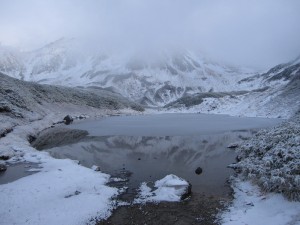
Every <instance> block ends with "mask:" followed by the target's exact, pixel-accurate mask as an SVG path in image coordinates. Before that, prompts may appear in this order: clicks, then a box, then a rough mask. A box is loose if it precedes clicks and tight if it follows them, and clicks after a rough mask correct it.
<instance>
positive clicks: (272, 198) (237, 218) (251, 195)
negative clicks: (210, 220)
mask: <svg viewBox="0 0 300 225" xmlns="http://www.w3.org/2000/svg"><path fill="white" fill-rule="evenodd" d="M233 189H234V193H235V194H234V198H235V199H234V201H233V204H232V206H230V207H229V208H228V211H227V212H225V213H223V215H222V216H221V217H222V224H223V225H243V224H245V225H246V224H248V225H266V224H272V225H288V224H293V225H299V224H300V202H290V201H288V200H286V199H285V198H284V197H283V196H282V195H280V194H274V193H270V194H263V193H261V192H260V190H259V188H258V186H254V185H252V184H251V183H250V182H249V181H241V180H236V181H235V183H234V185H233Z"/></svg>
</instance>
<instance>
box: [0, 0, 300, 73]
mask: <svg viewBox="0 0 300 225" xmlns="http://www.w3.org/2000/svg"><path fill="white" fill-rule="evenodd" d="M299 9H300V2H299V1H297V0H288V1H286V0H263V1H261V0H252V1H246V0H229V1H220V0H215V1H209V0H201V1H198V0H197V1H196V0H188V1H183V0H173V1H171V0H164V1H159V0H153V1H146V0H125V1H119V0H115V1H110V0H101V1H96V0H87V1H79V0H63V1H61V0H51V1H39V0H27V1H20V0H0V27H1V29H0V42H1V43H2V45H10V46H15V47H18V48H21V49H23V50H33V49H37V48H40V47H42V46H44V45H45V44H47V43H50V42H52V41H55V40H57V39H59V38H61V37H67V38H77V39H80V40H81V41H82V42H83V46H84V49H97V50H99V51H103V52H104V51H105V52H106V53H108V54H110V53H111V52H112V53H114V54H125V53H126V54H127V53H128V52H136V53H138V54H139V55H144V56H147V57H148V56H149V55H152V56H154V57H155V56H156V55H157V54H158V52H160V51H161V50H168V51H177V50H178V49H185V50H186V49H188V50H192V51H193V52H197V53H199V52H201V54H203V55H205V56H208V57H211V58H213V59H216V60H217V61H225V62H226V63H230V64H235V65H242V66H249V67H254V68H258V69H263V70H266V69H269V68H270V67H272V66H274V65H276V64H279V63H282V62H287V61H291V60H292V59H294V58H296V56H297V55H299V52H300V42H299V40H300V23H299V21H300V14H299Z"/></svg>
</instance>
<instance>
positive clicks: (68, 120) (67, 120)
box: [63, 115, 73, 125]
mask: <svg viewBox="0 0 300 225" xmlns="http://www.w3.org/2000/svg"><path fill="white" fill-rule="evenodd" d="M63 120H64V123H65V124H66V125H69V124H71V123H72V122H73V118H72V116H70V115H67V116H65V118H64V119H63Z"/></svg>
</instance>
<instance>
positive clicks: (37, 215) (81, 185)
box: [0, 107, 135, 224]
mask: <svg viewBox="0 0 300 225" xmlns="http://www.w3.org/2000/svg"><path fill="white" fill-rule="evenodd" d="M76 108H77V107H76ZM72 111H73V113H74V110H72ZM83 111H86V108H85V107H81V108H80V107H78V108H77V112H78V113H76V114H79V115H80V114H81V113H82V112H83ZM116 112H117V113H123V114H128V113H132V114H134V113H135V112H134V111H132V110H126V109H124V110H119V111H115V112H114V111H110V110H106V111H104V110H97V109H94V110H93V111H92V113H91V112H90V114H89V115H88V114H87V115H88V116H95V115H96V116H97V117H98V116H104V115H107V114H113V113H116ZM66 113H70V111H64V112H61V113H60V114H57V113H51V114H49V115H48V116H46V117H45V118H44V119H42V120H37V121H33V122H30V123H29V124H25V125H19V126H16V127H15V128H14V130H13V131H12V132H11V133H9V134H7V135H6V136H5V137H3V138H1V139H0V146H1V152H0V155H1V156H8V157H10V159H9V160H7V161H5V162H9V163H20V162H25V161H26V162H30V163H36V164H38V165H39V167H41V169H40V171H39V172H38V173H35V174H32V175H29V176H26V177H23V178H21V179H18V180H16V181H14V182H11V183H8V184H4V185H0V199H1V204H0V218H1V222H0V223H1V224H84V223H88V222H89V223H91V224H93V222H96V220H100V219H105V218H107V217H108V216H110V214H111V211H112V209H113V208H114V202H113V201H112V200H111V198H112V197H113V196H116V195H117V194H118V190H117V189H116V188H112V187H108V186H106V185H105V184H106V183H107V182H108V181H109V178H110V176H109V175H107V174H104V173H101V172H96V171H93V170H92V169H88V168H85V167H83V166H81V165H78V162H75V161H72V160H69V159H65V160H61V159H54V158H52V157H51V156H50V155H49V154H48V153H46V152H41V151H37V150H36V149H34V148H33V147H31V146H30V143H29V142H28V140H27V136H28V135H36V134H37V132H39V131H41V130H43V129H45V128H47V127H50V126H51V125H52V124H53V123H56V122H58V118H63V117H62V115H66ZM60 115H61V116H60ZM71 115H72V114H71ZM73 115H74V114H73ZM79 209H80V210H79ZM16 215H18V216H16Z"/></svg>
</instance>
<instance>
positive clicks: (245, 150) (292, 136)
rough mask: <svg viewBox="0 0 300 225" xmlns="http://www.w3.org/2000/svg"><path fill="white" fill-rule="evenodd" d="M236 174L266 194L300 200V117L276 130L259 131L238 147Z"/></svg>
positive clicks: (297, 116)
mask: <svg viewBox="0 0 300 225" xmlns="http://www.w3.org/2000/svg"><path fill="white" fill-rule="evenodd" d="M237 159H238V160H239V162H238V163H235V164H233V165H231V167H232V168H234V169H235V170H236V171H237V172H240V174H241V175H242V176H243V177H245V178H247V179H251V180H253V181H254V182H255V183H257V184H258V185H259V186H260V187H261V188H262V189H263V190H265V191H274V192H278V193H282V194H283V195H284V196H285V197H287V198H289V199H291V200H297V201H300V114H298V115H296V116H295V117H294V118H292V119H291V120H290V121H287V122H285V123H283V124H281V125H279V126H277V127H274V128H271V129H266V130H261V131H260V132H258V133H257V134H256V135H255V136H254V137H253V138H252V139H251V140H249V141H246V142H245V143H243V144H242V145H241V146H240V147H238V157H237Z"/></svg>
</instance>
